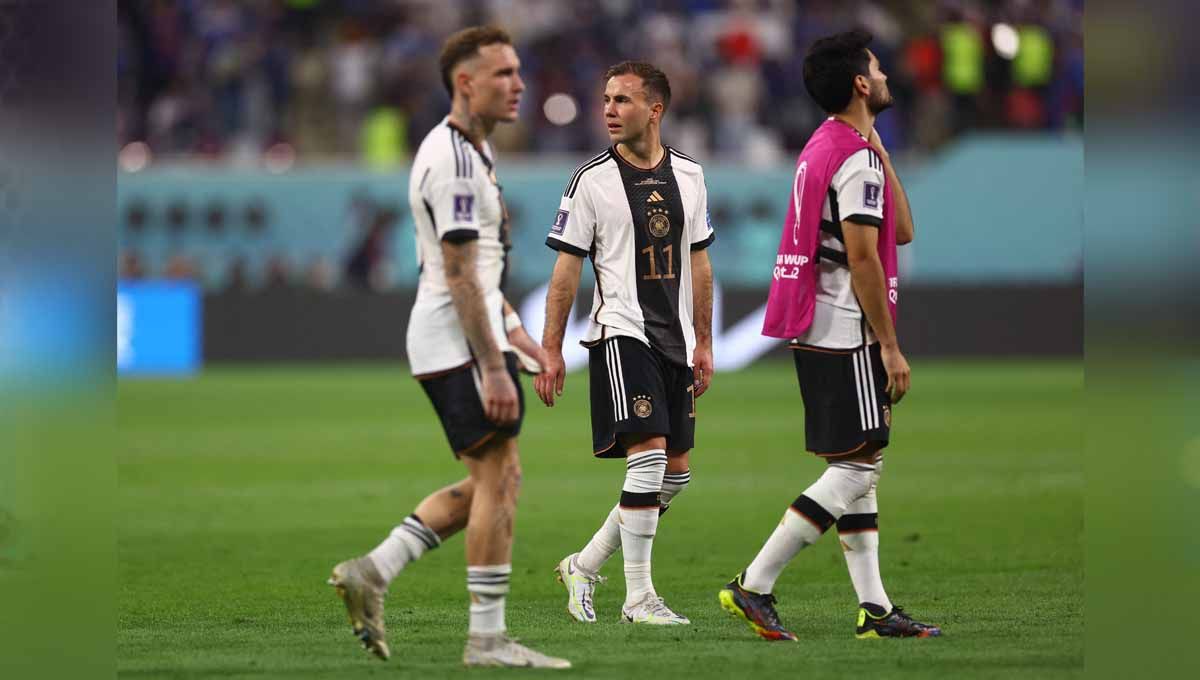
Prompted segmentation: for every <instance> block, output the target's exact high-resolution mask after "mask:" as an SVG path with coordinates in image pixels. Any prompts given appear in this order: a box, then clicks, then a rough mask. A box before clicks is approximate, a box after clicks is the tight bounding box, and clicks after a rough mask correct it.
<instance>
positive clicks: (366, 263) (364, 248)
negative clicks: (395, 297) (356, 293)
mask: <svg viewBox="0 0 1200 680" xmlns="http://www.w3.org/2000/svg"><path fill="white" fill-rule="evenodd" d="M397 218H398V215H397V213H396V211H395V210H394V209H392V208H385V209H382V210H379V211H378V212H376V213H374V214H373V215H372V217H371V220H370V222H369V224H368V226H367V228H366V230H365V231H364V232H363V234H362V237H361V239H360V240H359V242H358V244H357V245H356V246H355V247H354V248H353V250H351V252H350V257H349V259H348V260H347V261H346V282H347V283H349V284H350V285H352V286H355V287H357V288H363V289H370V290H381V289H383V288H386V287H387V283H388V282H387V276H386V275H387V274H388V272H387V269H386V267H387V254H388V253H387V247H388V236H389V235H390V233H391V231H392V228H393V227H394V226H395V225H396V220H397Z"/></svg>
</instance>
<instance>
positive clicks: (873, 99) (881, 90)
mask: <svg viewBox="0 0 1200 680" xmlns="http://www.w3.org/2000/svg"><path fill="white" fill-rule="evenodd" d="M867 53H868V54H870V55H871V64H870V66H869V67H868V71H867V74H868V78H867V80H868V81H869V82H870V84H871V93H870V94H869V95H867V109H868V110H869V111H870V112H871V114H872V115H878V114H879V113H880V112H881V111H885V110H887V108H888V107H890V106H891V105H892V93H891V92H890V91H889V90H888V85H887V74H886V73H884V72H883V70H882V69H880V68H879V58H878V57H876V56H875V53H874V52H871V51H870V50H867Z"/></svg>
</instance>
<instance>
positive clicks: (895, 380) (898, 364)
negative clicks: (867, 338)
mask: <svg viewBox="0 0 1200 680" xmlns="http://www.w3.org/2000/svg"><path fill="white" fill-rule="evenodd" d="M882 354H883V368H884V370H886V371H887V377H888V381H887V393H888V396H890V397H891V398H892V403H893V404H899V403H900V400H901V399H903V398H904V395H905V394H906V393H907V392H908V388H909V386H910V385H911V383H912V370H911V369H910V368H909V367H908V360H907V359H905V358H904V355H903V354H901V353H900V348H899V347H892V348H890V349H889V348H886V347H885V348H884V349H883V352H882Z"/></svg>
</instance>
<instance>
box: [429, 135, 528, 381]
mask: <svg viewBox="0 0 1200 680" xmlns="http://www.w3.org/2000/svg"><path fill="white" fill-rule="evenodd" d="M408 202H409V207H410V209H411V210H412V215H413V221H414V222H416V230H417V234H416V250H417V261H418V263H419V265H420V268H421V274H420V279H419V282H418V286H417V300H416V303H415V304H414V305H413V308H412V314H411V315H410V317H409V322H408V340H407V343H408V361H409V364H410V367H411V369H412V372H413V374H414V375H424V374H428V373H436V372H438V371H444V370H447V369H450V368H455V367H457V366H462V365H463V364H465V363H467V362H468V361H470V360H471V359H472V353H471V348H470V347H469V346H468V345H467V338H466V335H464V333H463V330H462V325H461V323H460V322H459V319H458V313H457V311H456V310H455V309H454V303H453V301H452V300H451V298H450V288H449V287H448V286H447V285H446V273H445V269H444V267H443V262H442V249H441V242H442V241H453V242H463V241H469V240H477V241H478V255H477V259H476V263H475V264H476V273H477V274H478V276H479V283H480V286H481V287H482V290H483V295H484V304H485V307H486V309H487V313H488V319H489V320H490V321H491V326H492V335H493V336H494V337H495V339H496V343H497V345H499V347H500V349H501V351H506V350H508V349H510V347H509V344H508V336H507V334H506V333H505V332H504V296H503V294H502V293H501V286H502V285H503V280H504V270H505V265H506V260H507V254H508V249H509V243H510V242H509V236H508V211H507V209H506V208H505V206H504V199H503V197H502V196H501V194H500V186H499V184H498V183H497V181H496V173H495V170H494V168H493V156H492V151H491V146H490V145H488V144H487V143H486V142H485V143H484V145H483V147H482V148H478V147H476V146H475V145H474V144H472V143H471V141H470V140H469V139H468V138H467V136H466V135H465V134H464V133H463V132H462V131H461V130H459V129H458V128H456V127H455V126H454V125H453V124H451V123H450V119H449V118H446V119H445V120H443V121H442V123H441V124H440V125H438V126H437V127H435V128H434V129H433V130H432V131H430V133H429V134H428V135H426V136H425V139H424V140H423V141H422V142H421V146H420V147H419V148H418V149H417V155H416V157H415V158H413V165H412V174H411V176H410V178H409V184H408Z"/></svg>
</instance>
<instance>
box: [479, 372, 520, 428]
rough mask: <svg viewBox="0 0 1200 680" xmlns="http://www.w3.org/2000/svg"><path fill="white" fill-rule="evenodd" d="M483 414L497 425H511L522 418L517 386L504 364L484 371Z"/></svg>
mask: <svg viewBox="0 0 1200 680" xmlns="http://www.w3.org/2000/svg"><path fill="white" fill-rule="evenodd" d="M483 414H484V415H485V416H487V419H488V420H490V421H492V422H493V423H495V424H497V425H511V424H512V423H515V422H517V418H519V417H520V416H521V405H520V402H519V401H518V400H517V386H516V385H514V384H513V379H512V376H511V375H509V374H508V369H507V368H506V367H505V366H504V364H500V365H499V366H493V367H491V368H485V369H483Z"/></svg>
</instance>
